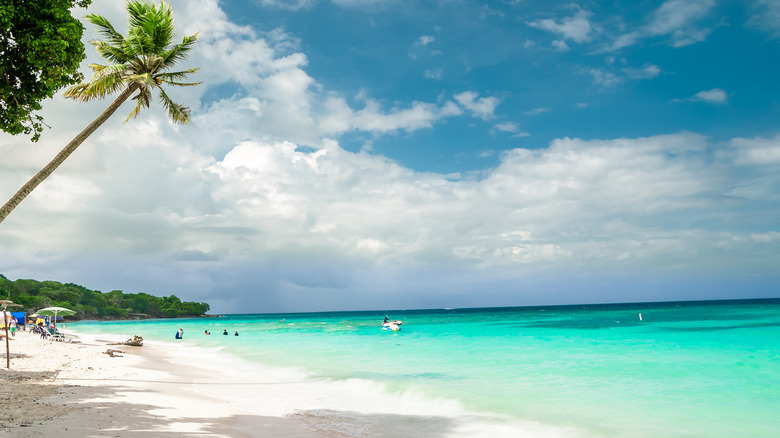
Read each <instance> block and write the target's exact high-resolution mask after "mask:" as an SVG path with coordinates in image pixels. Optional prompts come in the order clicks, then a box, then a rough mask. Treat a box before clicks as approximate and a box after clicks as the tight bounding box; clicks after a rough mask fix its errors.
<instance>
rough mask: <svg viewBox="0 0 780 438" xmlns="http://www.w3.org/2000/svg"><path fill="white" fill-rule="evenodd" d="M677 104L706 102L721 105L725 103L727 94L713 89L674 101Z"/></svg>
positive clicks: (721, 90) (719, 89)
mask: <svg viewBox="0 0 780 438" xmlns="http://www.w3.org/2000/svg"><path fill="white" fill-rule="evenodd" d="M675 100H676V101H677V102H707V103H715V104H721V103H726V100H728V94H726V92H725V91H724V90H723V89H721V88H713V89H711V90H704V91H699V92H698V93H696V94H694V95H693V96H691V97H689V98H686V99H675Z"/></svg>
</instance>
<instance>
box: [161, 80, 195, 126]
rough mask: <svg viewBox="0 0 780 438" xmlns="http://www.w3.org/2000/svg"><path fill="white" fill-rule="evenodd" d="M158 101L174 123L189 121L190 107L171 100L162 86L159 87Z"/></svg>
mask: <svg viewBox="0 0 780 438" xmlns="http://www.w3.org/2000/svg"><path fill="white" fill-rule="evenodd" d="M160 102H161V103H162V106H163V108H164V109H165V111H167V112H168V117H170V119H171V120H172V121H173V122H174V123H181V124H186V123H189V122H190V109H189V108H187V107H186V106H184V105H180V104H178V103H176V102H174V101H173V100H171V98H170V97H168V95H167V94H165V90H163V89H162V88H160Z"/></svg>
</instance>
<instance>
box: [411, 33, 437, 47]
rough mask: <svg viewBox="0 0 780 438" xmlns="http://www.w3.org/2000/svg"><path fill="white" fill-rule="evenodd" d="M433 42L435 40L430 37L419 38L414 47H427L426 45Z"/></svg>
mask: <svg viewBox="0 0 780 438" xmlns="http://www.w3.org/2000/svg"><path fill="white" fill-rule="evenodd" d="M434 41H435V38H434V37H432V36H430V35H423V36H421V37H420V38H418V39H417V41H415V43H414V45H415V46H427V45H428V44H430V43H432V42H434Z"/></svg>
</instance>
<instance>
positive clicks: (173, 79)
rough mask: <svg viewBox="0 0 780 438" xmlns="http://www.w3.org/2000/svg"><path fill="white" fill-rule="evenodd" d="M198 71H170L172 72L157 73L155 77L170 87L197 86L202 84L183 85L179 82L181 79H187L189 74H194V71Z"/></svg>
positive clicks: (196, 69)
mask: <svg viewBox="0 0 780 438" xmlns="http://www.w3.org/2000/svg"><path fill="white" fill-rule="evenodd" d="M198 70H200V69H199V68H188V69H187V70H182V71H172V72H166V73H158V74H157V75H156V77H157V78H158V79H160V80H162V81H163V82H165V83H167V84H171V85H198V84H202V83H203V82H191V83H184V82H180V81H181V79H184V78H185V77H187V75H189V74H191V73H195V72H196V71H198Z"/></svg>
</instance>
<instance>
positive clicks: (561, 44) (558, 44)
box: [550, 40, 569, 52]
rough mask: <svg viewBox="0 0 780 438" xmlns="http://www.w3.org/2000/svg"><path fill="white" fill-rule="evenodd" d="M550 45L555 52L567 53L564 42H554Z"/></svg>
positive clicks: (567, 46)
mask: <svg viewBox="0 0 780 438" xmlns="http://www.w3.org/2000/svg"><path fill="white" fill-rule="evenodd" d="M550 45H552V46H553V47H554V48H555V50H557V51H559V52H567V51H569V45H568V44H566V41H562V40H554V41H553V42H551V43H550Z"/></svg>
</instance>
